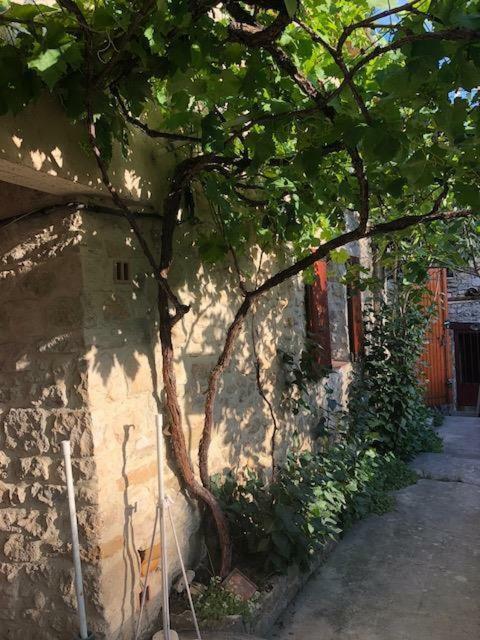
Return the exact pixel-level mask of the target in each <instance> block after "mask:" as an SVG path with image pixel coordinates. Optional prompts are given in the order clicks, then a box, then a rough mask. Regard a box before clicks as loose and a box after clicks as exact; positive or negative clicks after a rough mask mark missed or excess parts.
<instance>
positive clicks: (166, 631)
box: [155, 414, 170, 640]
mask: <svg viewBox="0 0 480 640" xmlns="http://www.w3.org/2000/svg"><path fill="white" fill-rule="evenodd" d="M155 423H156V427H157V474H158V507H159V513H160V548H161V551H162V596H163V607H162V617H163V639H164V640H170V606H169V602H168V586H169V585H168V558H167V527H166V522H165V483H164V476H163V432H162V427H163V417H162V416H161V415H160V414H157V415H156V416H155Z"/></svg>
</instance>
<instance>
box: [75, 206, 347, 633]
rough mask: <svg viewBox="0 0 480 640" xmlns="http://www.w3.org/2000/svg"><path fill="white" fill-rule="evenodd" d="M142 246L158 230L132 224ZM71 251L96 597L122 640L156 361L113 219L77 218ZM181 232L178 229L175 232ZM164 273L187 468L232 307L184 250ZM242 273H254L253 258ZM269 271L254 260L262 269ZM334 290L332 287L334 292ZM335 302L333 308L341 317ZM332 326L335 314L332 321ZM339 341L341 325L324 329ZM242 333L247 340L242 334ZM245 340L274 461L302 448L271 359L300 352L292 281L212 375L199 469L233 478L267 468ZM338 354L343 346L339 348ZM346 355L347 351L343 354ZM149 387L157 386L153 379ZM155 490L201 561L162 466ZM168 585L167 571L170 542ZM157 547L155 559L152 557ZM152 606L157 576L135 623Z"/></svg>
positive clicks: (141, 544) (263, 307)
mask: <svg viewBox="0 0 480 640" xmlns="http://www.w3.org/2000/svg"><path fill="white" fill-rule="evenodd" d="M142 228H143V232H144V234H145V236H146V238H147V239H148V240H149V241H150V242H151V244H152V246H156V245H157V244H158V241H159V226H158V222H156V223H155V222H143V223H142ZM83 230H84V234H83V238H82V241H81V246H80V252H81V259H82V267H83V281H84V297H83V300H84V315H85V320H84V323H85V347H86V353H87V362H88V377H87V379H88V403H89V408H90V412H91V416H92V428H93V438H94V445H95V451H96V456H95V462H96V469H97V474H98V477H99V479H100V482H99V494H98V504H99V518H100V521H101V522H103V523H105V524H104V526H103V527H102V530H101V531H100V548H101V552H102V565H101V567H102V578H101V599H102V602H103V603H104V605H105V615H106V618H107V620H108V624H109V628H110V634H111V636H109V637H112V638H117V637H122V638H123V637H125V638H127V637H130V636H131V628H132V625H133V623H134V619H135V613H136V612H137V611H138V604H139V596H140V589H141V584H140V579H139V551H140V552H143V553H144V552H145V551H146V549H147V548H148V545H149V542H150V536H151V530H152V525H153V516H154V510H155V501H156V477H155V464H156V451H155V434H154V417H155V413H156V412H157V404H156V400H155V396H156V395H158V396H161V393H162V385H161V364H160V353H159V347H158V344H157V336H156V326H157V325H156V318H157V312H156V286H155V282H154V280H153V278H152V276H151V274H150V269H149V268H148V265H147V264H146V261H145V259H144V258H143V256H142V254H141V253H140V252H139V250H138V247H137V244H136V241H135V239H134V238H133V237H131V235H130V233H129V230H128V226H127V225H126V224H125V223H124V222H123V221H121V220H119V219H117V218H109V217H104V218H99V217H98V216H96V215H94V214H90V215H85V216H84V223H83ZM187 235H189V234H188V232H187ZM177 255H179V256H184V257H183V258H179V259H178V261H177V263H176V266H175V268H174V270H173V272H172V274H171V280H172V286H173V288H174V290H176V291H178V292H179V295H180V297H181V299H182V301H183V302H185V303H186V304H190V305H191V306H192V308H191V311H190V312H189V313H188V314H187V315H186V316H185V317H184V319H183V320H182V322H181V323H180V324H179V325H177V327H176V329H175V336H174V338H175V347H176V363H175V364H176V374H177V381H178V390H179V397H180V404H181V410H182V418H183V424H184V432H185V436H186V440H187V445H188V448H189V452H190V455H191V459H192V461H193V464H194V466H195V468H196V466H197V451H198V444H199V441H200V437H201V432H202V427H203V405H204V393H205V390H206V384H207V377H208V374H209V372H210V370H211V368H212V366H213V365H214V364H215V362H216V359H217V357H218V354H219V352H220V349H221V346H222V344H223V339H224V336H225V331H226V327H227V326H228V323H229V322H230V321H231V320H232V319H233V315H234V313H235V310H236V308H237V306H238V305H239V304H240V302H241V298H240V295H239V291H238V286H237V284H236V278H235V276H234V274H233V273H232V272H231V271H230V270H229V269H228V268H226V267H225V266H222V267H208V268H207V267H200V266H199V261H198V258H197V257H196V249H195V247H193V248H192V247H191V246H188V247H183V248H182V247H180V249H179V251H178V253H177ZM117 262H127V263H128V265H129V273H130V275H131V281H130V282H116V281H115V278H114V273H115V265H116V263H117ZM247 262H248V261H247V260H246V259H244V264H242V267H247V266H248V267H249V271H250V273H255V271H256V270H257V269H258V266H259V264H258V256H253V258H252V261H251V263H248V265H247ZM274 267H278V263H277V264H275V263H273V262H272V261H271V260H270V259H265V258H264V259H263V262H262V267H261V268H262V272H263V273H264V274H265V273H269V272H270V271H271V270H272V269H273V268H274ZM340 286H341V285H340V284H339V285H338V287H340ZM344 304H345V298H344V297H340V296H339V297H338V300H337V301H335V300H334V301H333V310H335V308H336V309H337V311H340V309H341V310H342V312H343V313H344V310H343V306H344ZM342 317H344V316H342ZM335 331H336V332H339V333H341V334H342V335H339V336H337V337H338V340H341V341H343V344H344V345H345V344H348V338H347V329H346V326H345V325H344V324H343V325H340V326H338V328H337V329H336V330H335ZM252 332H253V333H252ZM252 335H254V336H255V343H256V347H257V353H258V359H259V363H260V377H261V381H262V386H263V389H264V391H265V393H266V394H267V396H268V397H269V399H270V401H271V402H272V404H273V408H274V412H275V416H276V419H277V422H278V425H279V435H278V437H277V441H276V457H277V460H280V459H281V458H282V456H283V455H284V453H285V450H286V448H287V447H288V446H289V445H291V442H292V435H293V433H294V432H298V433H299V437H300V439H301V440H303V442H304V443H305V445H307V444H309V443H310V442H311V439H310V429H311V427H312V419H311V418H309V417H308V416H294V415H293V414H292V413H291V410H289V409H288V408H286V405H285V403H284V399H285V396H284V392H285V371H284V369H283V365H282V362H281V359H280V358H279V357H278V350H282V351H284V352H287V353H290V354H292V355H294V356H298V355H299V354H300V352H301V350H302V349H303V347H304V339H305V316H304V287H303V282H302V281H301V279H298V280H296V281H292V282H289V283H286V284H285V285H283V286H281V287H279V288H278V289H276V290H274V291H272V292H270V293H269V294H268V295H267V296H265V298H264V299H263V300H262V301H260V303H259V305H258V307H257V309H256V310H255V315H254V318H253V327H252V319H251V318H250V319H249V320H248V322H247V325H246V327H245V330H244V331H243V332H242V334H241V336H240V338H239V341H238V345H237V347H236V349H235V356H234V358H233V361H232V363H231V365H230V367H229V369H228V371H227V372H226V375H225V376H224V380H223V382H222V385H221V388H220V390H219V394H218V400H217V403H216V411H215V424H216V428H215V433H214V437H213V442H212V446H211V456H210V472H211V473H212V474H220V475H221V474H224V473H226V472H227V471H230V470H233V471H234V472H239V471H241V470H242V469H244V467H245V466H246V465H251V466H258V465H262V466H264V467H266V468H267V469H268V468H270V467H271V441H272V431H273V424H272V418H271V415H270V412H269V410H268V407H267V406H266V404H265V402H264V401H263V400H262V399H261V397H260V395H259V392H258V387H257V380H256V370H255V359H254V354H253V343H252ZM347 349H348V347H347ZM347 353H348V351H347ZM350 370H351V367H350V365H348V364H346V365H344V366H343V367H341V368H338V369H336V370H335V371H334V372H332V374H331V375H330V376H329V379H328V380H326V381H325V384H321V385H318V386H317V387H316V388H315V389H314V390H313V394H314V396H315V397H316V400H317V402H318V403H319V404H321V403H322V402H325V386H327V385H328V386H330V387H331V388H332V389H333V394H334V397H336V398H337V399H338V400H340V401H341V400H342V398H343V396H344V394H345V388H346V384H347V381H348V376H349V372H350ZM156 380H159V381H160V382H159V384H157V385H156V384H155V381H156ZM167 490H168V493H169V495H170V497H171V498H172V499H173V502H174V506H173V513H174V518H175V522H176V524H177V526H178V530H179V534H180V542H181V545H182V547H183V549H184V552H185V556H186V558H187V561H189V562H190V563H194V562H195V561H196V560H197V559H198V558H199V557H200V555H201V540H202V534H201V532H200V530H199V527H200V518H199V514H198V509H197V505H196V504H195V503H194V502H191V501H190V500H189V499H188V498H187V497H186V496H185V495H184V493H183V492H182V490H181V487H180V485H179V483H178V480H177V478H176V476H175V474H174V472H173V466H172V465H171V464H169V468H168V470H167ZM168 544H169V555H170V557H171V561H172V564H171V577H173V576H175V575H178V573H179V567H178V563H177V560H176V556H175V553H174V550H173V541H172V539H171V537H170V539H169V541H168ZM158 553H159V549H158V547H157V548H156V550H155V555H156V556H158ZM159 607H160V573H159V571H155V572H154V574H153V576H152V582H151V587H150V602H149V604H148V606H147V617H146V626H148V624H149V623H150V622H152V621H153V620H154V619H155V617H156V615H157V614H158V610H159Z"/></svg>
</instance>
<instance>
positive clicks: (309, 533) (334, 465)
mask: <svg viewBox="0 0 480 640" xmlns="http://www.w3.org/2000/svg"><path fill="white" fill-rule="evenodd" d="M415 479H416V475H415V474H414V473H413V472H412V471H410V470H409V469H408V468H407V467H406V466H405V464H404V463H403V462H401V461H400V460H398V459H396V458H395V457H394V456H393V455H392V454H390V455H387V456H381V455H379V454H378V453H376V452H375V451H374V450H373V449H371V448H366V447H364V446H362V445H361V444H360V442H358V441H354V442H350V443H338V444H336V445H333V446H331V447H330V448H329V449H328V450H326V451H324V452H322V453H319V454H313V453H309V452H299V453H293V452H291V453H290V454H289V455H288V458H287V461H286V464H285V465H284V466H282V467H281V469H280V470H279V473H278V474H277V478H276V480H274V481H273V482H270V483H268V482H267V481H266V480H265V479H264V478H262V477H261V476H260V475H258V474H255V473H250V474H249V475H248V476H247V478H246V481H245V482H244V483H238V482H237V481H236V480H235V479H234V478H233V477H228V478H227V479H226V480H225V481H224V482H223V483H222V484H221V485H219V486H218V487H217V495H218V497H219V499H220V502H221V504H222V506H223V508H224V509H225V511H226V513H227V516H228V517H229V519H230V521H231V523H232V534H233V536H234V541H235V543H236V547H237V549H238V551H239V552H240V554H241V555H243V557H244V559H245V558H246V559H247V561H253V562H255V565H256V566H257V567H259V566H263V568H264V570H265V571H267V572H269V571H285V570H286V568H287V567H288V566H290V565H292V564H298V565H300V566H302V567H306V566H308V564H309V562H310V561H311V560H312V556H313V554H314V553H315V551H316V550H318V549H319V548H320V547H321V546H322V545H324V544H325V543H326V542H327V541H328V540H331V539H335V538H336V537H337V536H338V535H339V534H340V533H341V532H342V530H344V529H345V528H346V527H347V526H348V525H350V524H351V523H352V522H353V521H355V520H357V519H358V518H361V517H363V516H365V515H367V514H369V513H384V512H385V511H388V510H389V509H390V508H391V507H392V504H393V499H392V497H391V496H390V495H389V493H388V492H389V491H391V490H393V489H400V488H401V487H403V486H406V485H408V484H411V483H412V482H415Z"/></svg>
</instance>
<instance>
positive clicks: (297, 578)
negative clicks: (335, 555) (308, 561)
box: [247, 541, 337, 636]
mask: <svg viewBox="0 0 480 640" xmlns="http://www.w3.org/2000/svg"><path fill="white" fill-rule="evenodd" d="M336 545H337V542H334V541H331V542H329V543H328V544H327V545H325V547H324V548H323V549H321V551H319V552H318V556H317V558H316V560H315V562H313V563H312V566H311V567H310V569H309V570H308V571H306V572H301V571H300V569H299V568H298V567H292V568H291V569H290V570H289V571H288V573H287V574H286V575H284V576H276V577H275V579H274V584H273V589H272V590H271V591H269V592H268V593H267V594H265V595H264V596H263V597H262V600H261V604H260V609H259V611H257V612H256V614H254V619H253V620H252V621H251V622H250V623H248V624H247V630H248V631H249V632H251V633H253V634H255V635H258V636H269V635H270V633H271V631H272V628H273V626H274V624H275V623H276V622H277V620H278V619H279V618H280V616H281V615H282V614H283V613H284V611H285V610H286V609H287V607H288V606H289V605H290V604H291V603H292V602H293V600H294V599H295V598H296V596H297V594H298V593H299V591H300V590H301V589H302V588H303V586H304V585H305V584H306V583H307V582H308V581H309V580H310V578H311V576H312V575H313V574H314V573H315V572H316V571H317V570H318V569H319V568H320V567H321V566H322V565H323V564H324V562H325V561H326V559H327V558H328V556H329V555H330V554H331V553H332V551H333V550H334V549H335V547H336Z"/></svg>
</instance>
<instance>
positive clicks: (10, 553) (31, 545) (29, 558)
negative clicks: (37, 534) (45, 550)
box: [3, 533, 42, 562]
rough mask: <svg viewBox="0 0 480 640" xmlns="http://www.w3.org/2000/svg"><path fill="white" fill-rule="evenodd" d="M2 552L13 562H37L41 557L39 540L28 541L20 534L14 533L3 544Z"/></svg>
mask: <svg viewBox="0 0 480 640" xmlns="http://www.w3.org/2000/svg"><path fill="white" fill-rule="evenodd" d="M3 553H4V554H5V557H6V558H8V559H9V560H12V561H14V562H38V561H39V560H40V558H41V557H42V552H41V542H39V541H35V542H30V541H27V540H26V539H25V536H23V535H22V534H20V533H14V534H12V535H11V536H9V538H8V540H7V542H6V543H5V544H4V545H3Z"/></svg>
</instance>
